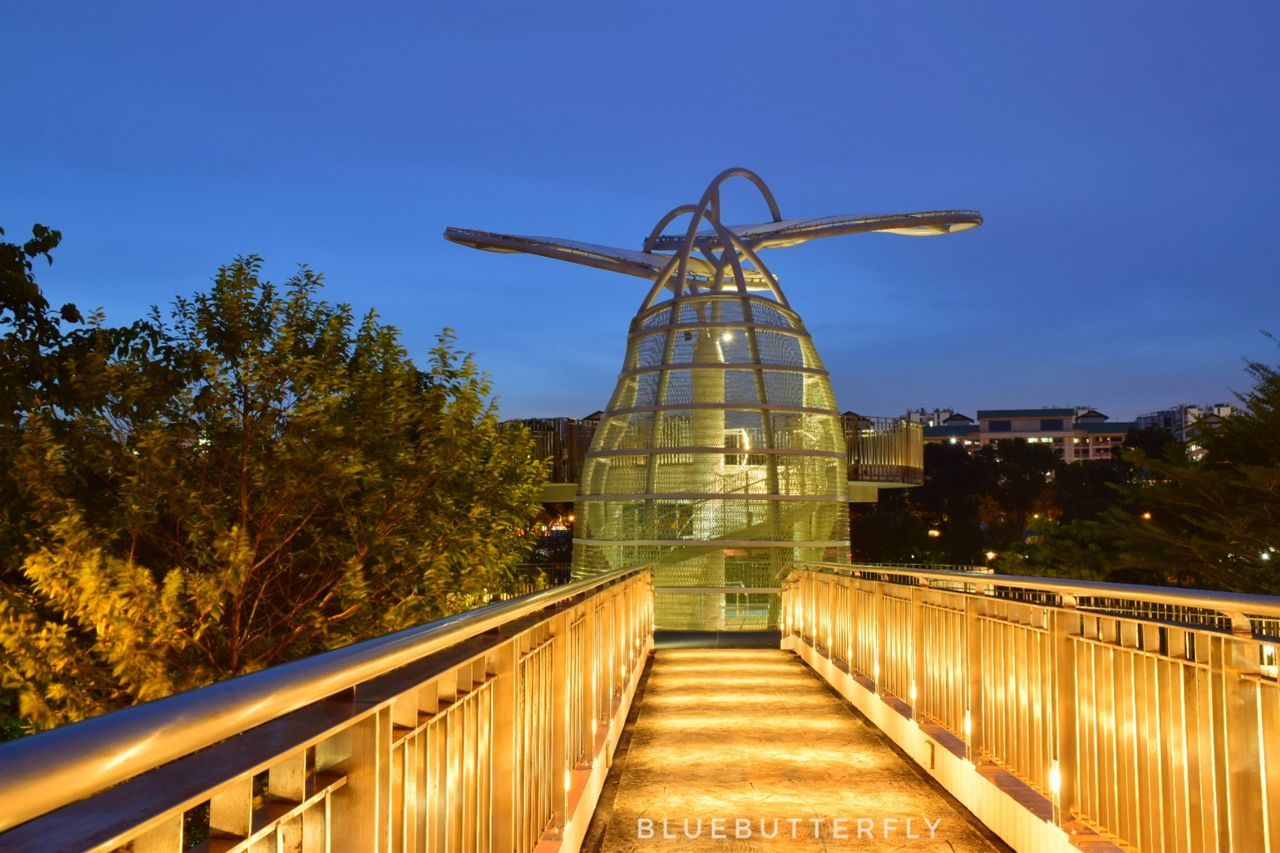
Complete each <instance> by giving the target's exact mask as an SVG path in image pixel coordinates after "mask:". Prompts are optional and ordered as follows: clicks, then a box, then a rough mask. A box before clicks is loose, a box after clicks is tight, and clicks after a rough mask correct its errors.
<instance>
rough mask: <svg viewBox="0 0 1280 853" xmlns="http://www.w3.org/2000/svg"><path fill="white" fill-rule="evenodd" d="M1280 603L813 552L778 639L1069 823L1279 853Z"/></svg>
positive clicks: (1156, 839)
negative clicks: (817, 559) (813, 561)
mask: <svg viewBox="0 0 1280 853" xmlns="http://www.w3.org/2000/svg"><path fill="white" fill-rule="evenodd" d="M1277 617H1280V598H1273V597H1267V596H1251V595H1237V594H1231V593H1221V592H1208V591H1200V590H1180V589H1168V588H1162V587H1143V586H1133V585H1125V584H1104V583H1087V582H1082V581H1071V580H1058V579H1037V578H1025V577H1014V576H1006V575H991V574H977V573H971V572H951V571H924V570H906V569H901V570H900V569H892V568H887V567H875V568H869V569H866V570H859V569H857V568H851V567H849V566H835V565H827V564H821V565H806V566H802V567H799V568H797V569H796V570H795V571H794V572H793V573H792V574H791V575H790V577H789V579H788V581H787V584H786V586H785V588H784V592H783V636H784V645H786V644H787V642H788V640H787V638H790V642H792V643H798V644H799V646H797V648H803V647H807V650H806V651H807V652H808V653H811V654H813V655H814V660H815V661H817V662H818V663H820V664H821V666H822V668H824V669H825V670H826V671H827V672H828V673H830V674H831V677H834V678H836V679H841V678H843V676H841V675H840V673H841V672H842V673H844V674H846V675H847V676H848V677H849V678H851V679H854V680H856V681H857V682H858V683H859V684H861V685H862V687H864V688H865V690H866V691H869V694H864V695H870V694H874V696H875V697H877V698H878V699H879V700H882V701H883V702H884V703H887V704H888V705H889V706H891V707H893V708H894V709H896V710H897V712H898V713H899V714H901V715H903V716H905V717H907V718H909V719H910V720H912V721H914V722H915V723H917V724H919V725H920V726H921V727H925V728H928V729H929V730H930V731H932V732H933V733H934V734H935V735H936V738H935V740H937V741H938V742H939V743H941V742H942V741H946V742H947V743H949V744H951V748H952V749H953V750H954V751H955V752H956V754H957V755H959V756H960V757H962V758H964V759H967V760H968V762H970V764H971V765H995V766H997V767H999V768H1002V769H1004V770H1007V771H1009V772H1010V773H1012V774H1013V775H1014V776H1016V777H1017V778H1018V779H1020V780H1021V781H1022V782H1024V783H1025V784H1026V785H1027V786H1030V788H1032V789H1034V791H1036V792H1039V793H1040V794H1041V795H1042V796H1043V797H1044V798H1045V799H1046V800H1048V801H1049V802H1051V803H1052V816H1053V819H1054V821H1055V822H1056V823H1057V824H1058V825H1059V826H1062V827H1063V828H1064V830H1065V831H1076V832H1080V831H1099V832H1102V833H1105V834H1107V835H1110V836H1113V837H1115V838H1116V839H1119V840H1120V841H1122V842H1124V843H1125V844H1128V845H1132V846H1133V847H1136V848H1138V849H1141V850H1153V851H1165V850H1170V851H1181V850H1191V851H1195V850H1232V851H1242V852H1243V851H1249V853H1252V851H1265V850H1271V851H1276V850H1280V688H1278V687H1277V680H1276V676H1277V660H1276V647H1275V642H1276V641H1275V639H1274V634H1275V633H1276V632H1275V630H1274V628H1275V625H1276V622H1275V619H1276V618H1277ZM829 680H831V679H830V678H829ZM929 748H930V750H932V749H933V747H932V746H930V747H929ZM939 748H941V746H940V747H939ZM932 754H933V753H932V751H931V752H930V755H932Z"/></svg>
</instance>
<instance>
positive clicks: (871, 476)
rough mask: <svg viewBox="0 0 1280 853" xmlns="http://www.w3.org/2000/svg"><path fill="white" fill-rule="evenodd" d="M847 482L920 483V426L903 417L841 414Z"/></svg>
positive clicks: (921, 476) (921, 467)
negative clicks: (869, 416)
mask: <svg viewBox="0 0 1280 853" xmlns="http://www.w3.org/2000/svg"><path fill="white" fill-rule="evenodd" d="M841 421H842V422H843V424H844V439H845V452H846V453H848V454H849V479H850V480H852V481H854V482H862V483H900V484H904V485H912V486H919V485H921V484H923V483H924V427H922V426H921V425H920V424H918V423H916V422H915V421H909V420H907V419H906V418H868V417H863V416H861V415H852V414H850V415H845V416H844V417H842V418H841Z"/></svg>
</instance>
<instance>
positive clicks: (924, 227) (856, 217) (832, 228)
mask: <svg viewBox="0 0 1280 853" xmlns="http://www.w3.org/2000/svg"><path fill="white" fill-rule="evenodd" d="M981 224H982V214H980V213H978V212H977V211H976V210H930V211H923V212H921V213H891V214H875V215H867V214H847V215H843V216H823V217H819V218H817V219H784V220H782V221H780V222H761V223H759V224H756V225H730V226H728V230H729V231H731V232H733V234H734V236H735V237H738V238H741V239H742V241H743V242H744V243H747V244H748V245H750V246H753V247H756V248H778V247H781V246H794V245H796V244H798V243H803V242H805V241H806V240H815V239H817V238H819V237H839V236H841V235H844V234H861V233H864V232H868V231H879V232H882V233H886V234H906V235H909V236H913V237H929V236H933V235H935V234H951V233H954V232H956V231H967V230H969V229H970V228H976V227H977V226H979V225H981ZM684 241H685V235H684V234H663V235H662V236H661V237H659V238H657V239H656V240H655V241H654V248H658V249H672V250H675V249H679V248H680V247H681V246H683V245H684ZM694 242H695V244H696V245H698V246H699V247H705V248H710V247H713V246H715V247H719V246H720V245H721V239H720V236H719V235H718V234H716V233H715V231H714V230H712V229H704V230H702V231H699V232H698V234H697V236H696V238H695V241H694Z"/></svg>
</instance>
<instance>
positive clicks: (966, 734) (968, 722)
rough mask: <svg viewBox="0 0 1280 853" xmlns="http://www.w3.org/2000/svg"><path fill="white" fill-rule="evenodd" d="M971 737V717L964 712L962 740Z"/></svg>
mask: <svg viewBox="0 0 1280 853" xmlns="http://www.w3.org/2000/svg"><path fill="white" fill-rule="evenodd" d="M971 737H973V717H971V716H969V712H968V711H965V712H964V739H965V740H968V739H969V738H971Z"/></svg>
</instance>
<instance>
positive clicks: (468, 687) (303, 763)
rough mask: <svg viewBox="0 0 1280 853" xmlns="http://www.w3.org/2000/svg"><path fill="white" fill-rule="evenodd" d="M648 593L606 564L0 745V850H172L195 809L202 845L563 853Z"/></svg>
mask: <svg viewBox="0 0 1280 853" xmlns="http://www.w3.org/2000/svg"><path fill="white" fill-rule="evenodd" d="M652 600H653V595H652V576H651V572H650V571H649V569H648V567H640V568H636V569H629V570H620V571H615V572H611V573H609V574H607V575H601V576H599V577H594V578H590V579H588V580H582V581H577V582H575V583H571V584H568V585H566V586H561V587H557V588H554V589H550V590H545V591H543V592H539V593H535V594H533V595H529V596H525V597H523V598H519V599H514V600H511V601H506V602H502V603H499V604H494V605H490V606H488V607H484V608H481V609H479V610H474V611H470V612H467V613H463V614H460V615H458V616H453V617H449V618H446V619H442V620H439V621H437V622H432V623H428V624H426V625H423V626H420V627H417V628H411V629H408V630H406V631H400V632H398V633H395V634H390V635H388V636H385V637H380V638H377V639H373V640H369V641H366V642H362V643H356V644H354V645H351V646H347V647H345V648H342V649H337V650H335V651H332V652H327V653H325V654H320V655H315V656H313V657H309V658H305V659H302V660H299V661H295V662H293V663H290V664H285V665H283V666H278V667H274V668H272V669H267V670H263V671H261V672H257V673H253V674H251V675H246V676H242V677H240V678H235V679H231V680H229V681H224V682H220V683H218V684H213V685H210V686H208V687H204V688H200V689H198V690H192V691H189V692H187V693H182V694H178V695H175V696H171V697H168V698H167V699H161V700H158V701H155V702H149V703H146V704H143V705H138V706H135V707H132V708H126V709H124V710H122V711H117V712H115V713H112V714H106V715H104V716H101V717H97V718H94V719H91V720H86V721H84V722H82V723H77V724H74V725H70V726H65V727H62V728H59V729H55V730H53V731H50V732H46V733H44V734H39V735H34V736H31V737H29V738H24V739H22V740H18V741H14V742H12V743H9V744H5V745H4V746H0V767H3V768H4V772H3V774H2V775H0V831H2V830H8V831H7V832H3V833H2V834H0V849H6V850H9V849H16V850H26V849H33V850H36V849H39V850H64V849H65V850H71V849H100V850H111V849H114V848H116V847H119V846H121V845H125V844H128V843H132V846H133V850H134V851H137V853H141V851H144V850H146V851H150V850H172V851H180V850H183V849H185V846H189V844H184V841H189V840H190V839H185V840H184V837H183V836H184V814H186V813H187V812H189V811H192V810H193V809H197V808H198V807H200V806H202V805H203V804H206V803H207V804H208V823H209V826H208V833H209V849H211V850H221V851H231V850H237V851H238V850H249V849H250V848H252V849H254V850H257V849H259V845H261V846H262V847H263V849H266V848H267V847H269V848H270V849H273V850H274V849H303V850H327V849H330V847H331V846H333V845H334V844H335V843H336V844H338V845H339V846H340V848H341V849H350V850H357V849H358V850H400V849H426V850H441V851H450V853H452V851H462V850H477V851H479V850H489V849H495V850H497V849H503V850H523V851H530V850H532V849H533V848H534V847H535V846H537V845H538V844H539V843H542V844H544V845H549V849H558V848H559V847H560V846H561V845H562V844H563V845H564V846H565V847H566V848H568V849H576V845H577V843H578V842H579V841H580V840H581V837H582V834H583V833H584V832H585V830H586V826H587V823H588V822H589V821H590V816H591V812H592V810H593V809H594V806H595V801H596V798H597V797H598V796H599V791H600V787H601V786H602V785H603V782H604V775H605V772H606V767H607V764H608V761H609V756H610V755H611V754H612V750H613V748H614V746H615V745H616V743H617V738H618V736H619V734H620V733H621V729H622V725H623V722H624V721H625V719H626V714H627V708H628V707H629V705H630V701H631V696H632V694H633V692H634V690H635V686H636V683H637V679H638V677H639V674H640V671H641V670H642V668H643V661H644V657H645V655H646V654H647V653H648V651H649V649H651V648H652V642H653V616H652ZM552 709H555V711H556V713H552ZM188 823H189V822H188ZM14 827H16V828H14ZM334 839H340V841H338V842H335V841H334ZM334 849H338V847H335V848H334Z"/></svg>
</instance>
